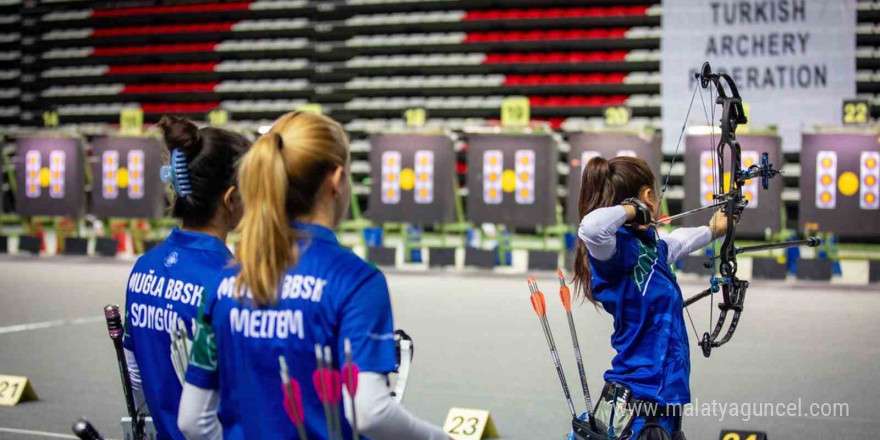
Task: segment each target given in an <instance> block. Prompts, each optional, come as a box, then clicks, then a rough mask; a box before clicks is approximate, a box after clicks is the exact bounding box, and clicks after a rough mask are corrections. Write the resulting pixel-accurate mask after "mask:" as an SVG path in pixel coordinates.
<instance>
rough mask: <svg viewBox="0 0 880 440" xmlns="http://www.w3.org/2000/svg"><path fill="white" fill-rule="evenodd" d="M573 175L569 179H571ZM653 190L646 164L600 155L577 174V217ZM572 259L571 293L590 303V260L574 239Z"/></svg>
mask: <svg viewBox="0 0 880 440" xmlns="http://www.w3.org/2000/svg"><path fill="white" fill-rule="evenodd" d="M571 177H573V176H570V177H569V178H571ZM645 187H647V188H651V189H655V184H654V173H653V172H651V168H650V167H649V166H648V164H647V163H646V162H645V161H644V160H642V159H637V158H635V157H615V158H614V159H611V160H607V159H605V158H603V157H601V156H596V157H594V158H592V159H590V161H589V162H587V164H586V166H585V167H584V172H583V174H582V175H581V193H580V197H579V199H578V218H579V219H583V218H584V216H586V215H587V214H589V213H591V212H593V211H594V210H596V209H598V208H607V207H609V206H616V205H619V204H620V202H623V201H624V200H626V199H628V198H630V197H638V196H639V193H640V192H641V191H642V188H645ZM576 242H577V244H576V247H575V257H574V292H575V295H583V296H584V298H585V299H586V300H588V301H590V302H592V303H593V304H596V300H595V299H593V292H592V289H591V287H590V282H591V281H592V279H593V274H592V273H591V272H590V261H589V260H588V258H587V246H586V245H585V244H584V242H583V241H581V240H576Z"/></svg>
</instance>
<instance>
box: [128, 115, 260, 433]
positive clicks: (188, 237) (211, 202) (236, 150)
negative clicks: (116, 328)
mask: <svg viewBox="0 0 880 440" xmlns="http://www.w3.org/2000/svg"><path fill="white" fill-rule="evenodd" d="M158 126H159V127H160V128H161V129H162V130H163V131H164V137H165V146H166V148H167V149H168V152H169V154H170V163H169V165H167V166H163V167H162V180H163V181H165V182H167V183H171V185H172V186H173V188H174V193H175V197H174V200H173V204H172V210H171V213H172V215H173V216H174V217H175V218H177V219H179V220H180V221H181V223H182V227H181V228H174V230H173V231H172V232H171V234H170V235H169V236H168V238H166V239H165V241H163V242H162V243H160V244H159V245H157V246H156V247H155V248H153V249H151V250H150V251H149V252H147V253H145V254H144V255H143V256H141V257H140V258H138V260H137V262H136V263H135V265H134V269H132V271H131V275H130V276H129V279H128V289H127V291H126V299H125V303H126V307H125V310H126V313H125V320H126V323H125V337H124V338H123V346H124V348H125V354H126V359H127V360H128V365H129V371H130V376H131V382H132V388H133V389H134V394H135V397H136V399H135V400H136V404H137V406H138V407H141V406H143V404H144V402H146V404H147V407H148V408H149V410H150V414H151V415H152V417H153V423H154V424H155V427H156V432H157V434H158V438H159V439H174V440H183V439H184V437H183V435H182V434H181V433H180V430H179V429H177V409H178V405H179V403H180V395H181V392H182V389H183V388H182V383H181V382H182V374H183V373H182V372H181V371H180V370H182V369H183V368H184V367H185V364H186V361H185V357H183V356H186V354H185V353H183V354H181V356H180V357H177V358H175V359H180V360H181V362H180V363H179V364H178V365H177V366H176V367H175V365H174V364H173V362H172V350H171V340H172V332H174V331H176V330H178V329H179V328H183V331H184V332H186V331H187V329H188V328H189V327H190V323H191V322H192V321H193V320H194V319H195V317H196V315H197V311H198V306H199V303H200V302H201V299H202V297H203V293H204V286H205V282H206V281H207V280H208V279H210V278H212V277H213V276H214V275H215V274H216V273H217V272H218V271H219V270H220V269H222V268H223V267H224V266H226V264H227V263H228V262H229V261H230V260H231V259H232V253H230V252H229V249H228V248H227V247H226V236H227V234H228V233H229V231H231V230H232V229H233V228H234V227H235V226H236V225H237V224H238V221H239V219H240V218H241V216H242V209H241V202H240V201H239V197H238V194H237V190H236V188H235V176H236V172H235V167H236V164H237V162H238V159H239V158H240V157H241V156H242V155H243V154H244V153H245V152H246V151H247V150H248V148H249V147H250V142H249V141H248V140H247V139H246V138H244V137H243V136H241V135H239V134H236V133H233V132H230V131H227V130H221V129H218V128H202V129H199V128H198V127H196V126H195V124H193V123H192V122H190V121H189V120H186V119H182V118H177V117H174V116H166V117H164V118H162V120H161V121H160V122H159V125H158ZM181 324H182V325H181ZM182 337H184V338H187V337H188V336H187V335H186V334H183V335H182ZM221 417H228V416H227V415H225V414H223V413H222V412H221Z"/></svg>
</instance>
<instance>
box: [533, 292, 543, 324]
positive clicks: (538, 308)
mask: <svg viewBox="0 0 880 440" xmlns="http://www.w3.org/2000/svg"><path fill="white" fill-rule="evenodd" d="M531 299H532V308H533V309H535V313H537V314H538V317H540V318H543V317H544V316H546V315H547V306H546V304H545V303H544V294H543V293H541V292H535V293H533V294H532V296H531Z"/></svg>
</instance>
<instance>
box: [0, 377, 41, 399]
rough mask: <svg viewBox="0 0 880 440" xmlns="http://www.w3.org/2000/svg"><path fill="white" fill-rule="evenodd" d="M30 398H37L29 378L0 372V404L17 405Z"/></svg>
mask: <svg viewBox="0 0 880 440" xmlns="http://www.w3.org/2000/svg"><path fill="white" fill-rule="evenodd" d="M28 400H37V393H35V392H34V388H33V387H31V384H30V382H28V378H26V377H24V376H6V375H2V374H0V405H3V406H15V405H18V403H19V402H25V401H28Z"/></svg>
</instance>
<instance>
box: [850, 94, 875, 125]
mask: <svg viewBox="0 0 880 440" xmlns="http://www.w3.org/2000/svg"><path fill="white" fill-rule="evenodd" d="M870 117H871V104H870V103H869V102H868V101H866V100H848V101H843V124H844V125H857V124H867V123H868V119H869V118H870Z"/></svg>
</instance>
